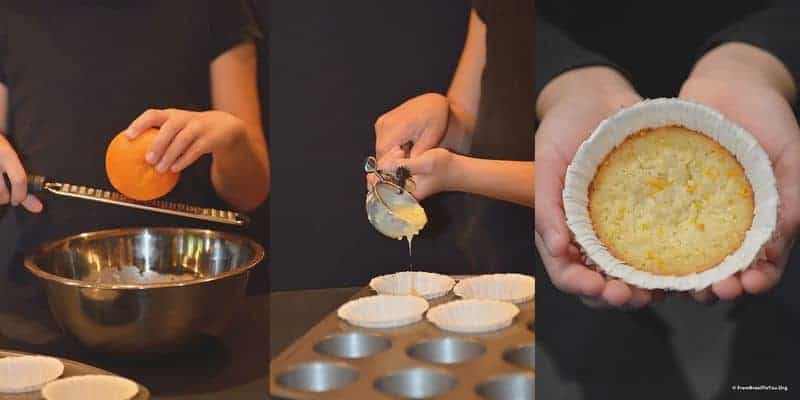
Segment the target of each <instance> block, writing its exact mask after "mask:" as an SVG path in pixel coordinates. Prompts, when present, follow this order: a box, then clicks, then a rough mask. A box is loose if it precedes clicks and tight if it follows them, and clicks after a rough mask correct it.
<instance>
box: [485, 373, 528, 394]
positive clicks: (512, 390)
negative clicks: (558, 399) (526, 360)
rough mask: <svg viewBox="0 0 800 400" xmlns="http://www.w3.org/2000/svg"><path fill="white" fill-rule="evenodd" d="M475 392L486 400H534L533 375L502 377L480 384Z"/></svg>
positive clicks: (519, 374)
mask: <svg viewBox="0 0 800 400" xmlns="http://www.w3.org/2000/svg"><path fill="white" fill-rule="evenodd" d="M476 392H477V393H478V395H479V396H481V398H482V399H486V400H518V399H534V398H535V396H534V395H535V393H536V380H535V377H534V375H533V373H516V374H509V375H503V376H498V377H495V378H492V379H491V380H489V381H487V382H484V383H481V384H480V385H478V388H477V389H476Z"/></svg>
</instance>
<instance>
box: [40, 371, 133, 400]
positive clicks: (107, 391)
mask: <svg viewBox="0 0 800 400" xmlns="http://www.w3.org/2000/svg"><path fill="white" fill-rule="evenodd" d="M138 393H139V385H137V384H136V383H135V382H133V381H131V380H129V379H125V378H122V377H119V376H112V375H81V376H72V377H69V378H64V379H60V380H57V381H54V382H51V383H48V384H47V385H45V387H43V388H42V396H43V397H44V398H45V400H130V399H132V398H133V397H134V396H136V395H137V394H138Z"/></svg>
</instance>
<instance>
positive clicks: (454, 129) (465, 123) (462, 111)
mask: <svg viewBox="0 0 800 400" xmlns="http://www.w3.org/2000/svg"><path fill="white" fill-rule="evenodd" d="M448 104H449V106H450V107H449V112H448V116H447V130H446V131H445V135H444V139H443V140H442V143H441V147H444V148H446V149H449V150H452V151H454V152H456V153H459V154H465V153H468V152H469V148H470V145H471V144H472V132H473V131H474V130H475V120H476V118H477V117H476V116H475V115H474V114H473V113H471V112H470V111H469V110H467V109H466V108H464V107H461V106H459V105H458V103H454V102H452V101H451V100H450V99H448Z"/></svg>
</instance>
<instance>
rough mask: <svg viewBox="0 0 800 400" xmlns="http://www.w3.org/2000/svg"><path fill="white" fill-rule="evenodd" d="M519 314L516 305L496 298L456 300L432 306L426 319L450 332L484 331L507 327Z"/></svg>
mask: <svg viewBox="0 0 800 400" xmlns="http://www.w3.org/2000/svg"><path fill="white" fill-rule="evenodd" d="M517 314H519V307H517V306H516V305H514V304H512V303H509V302H505V301H497V300H477V299H469V300H456V301H451V302H449V303H445V304H442V305H439V306H436V307H433V308H431V309H430V311H428V314H427V318H428V320H429V321H430V322H431V323H432V324H434V325H436V326H437V327H439V329H443V330H446V331H451V332H459V333H484V332H493V331H496V330H499V329H503V328H507V327H509V326H510V325H511V323H512V322H513V321H514V318H515V317H516V316H517Z"/></svg>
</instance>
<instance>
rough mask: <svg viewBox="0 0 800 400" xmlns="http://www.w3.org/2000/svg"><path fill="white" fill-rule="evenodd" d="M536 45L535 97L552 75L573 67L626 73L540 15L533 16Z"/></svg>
mask: <svg viewBox="0 0 800 400" xmlns="http://www.w3.org/2000/svg"><path fill="white" fill-rule="evenodd" d="M535 46H536V47H535V49H536V55H535V64H534V71H536V83H535V89H536V97H538V96H539V93H541V91H542V89H543V88H544V87H545V86H546V85H547V83H548V82H550V81H551V80H553V78H555V77H556V76H558V75H560V74H562V73H564V72H567V71H569V70H572V69H575V68H580V67H587V66H596V65H601V66H607V67H611V68H614V69H616V70H618V71H619V72H620V73H622V74H623V75H626V76H628V74H627V72H626V71H625V70H624V69H622V68H621V67H620V66H619V65H617V64H615V63H614V62H612V61H611V60H609V59H608V58H607V57H605V56H604V55H602V54H599V53H596V52H593V51H591V50H588V49H586V48H584V47H582V46H580V45H579V44H577V43H575V41H573V40H572V38H570V37H569V35H568V34H567V33H566V32H564V31H563V30H562V29H560V28H559V27H558V26H556V25H555V24H553V23H551V22H550V21H548V20H547V19H546V18H544V17H542V16H539V15H537V16H536V44H535Z"/></svg>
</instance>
